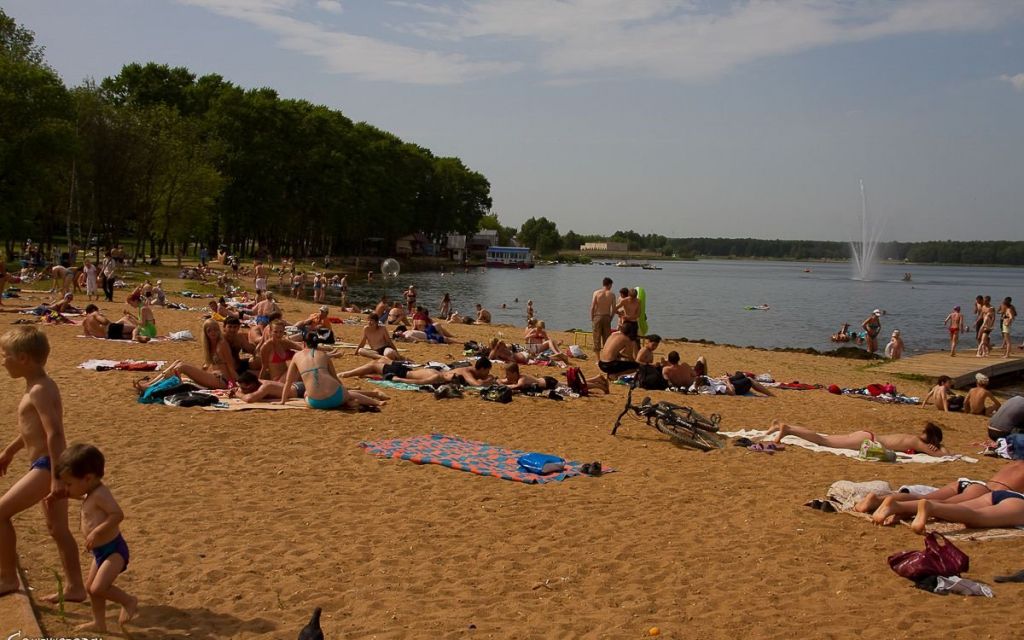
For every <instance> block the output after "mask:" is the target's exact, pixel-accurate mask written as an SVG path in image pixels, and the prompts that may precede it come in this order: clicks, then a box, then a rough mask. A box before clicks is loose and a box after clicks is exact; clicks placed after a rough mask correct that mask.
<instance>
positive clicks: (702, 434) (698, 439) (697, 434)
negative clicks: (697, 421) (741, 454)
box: [654, 420, 725, 451]
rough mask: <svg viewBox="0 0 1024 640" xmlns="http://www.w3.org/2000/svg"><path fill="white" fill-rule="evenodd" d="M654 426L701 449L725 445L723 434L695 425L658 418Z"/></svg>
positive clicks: (673, 437)
mask: <svg viewBox="0 0 1024 640" xmlns="http://www.w3.org/2000/svg"><path fill="white" fill-rule="evenodd" d="M654 428H655V429H657V430H658V431H660V432H662V433H664V434H665V435H667V436H669V437H670V438H672V439H673V440H675V441H676V442H678V443H680V444H682V445H683V446H686V447H690V448H692V449H699V450H701V451H713V450H715V449H721V448H723V447H725V439H724V438H722V437H721V436H719V435H717V434H714V433H711V432H708V431H704V430H703V429H698V428H695V427H690V426H685V425H678V424H672V423H670V422H666V421H664V420H656V421H655V423H654Z"/></svg>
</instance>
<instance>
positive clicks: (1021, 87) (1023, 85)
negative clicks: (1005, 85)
mask: <svg viewBox="0 0 1024 640" xmlns="http://www.w3.org/2000/svg"><path fill="white" fill-rule="evenodd" d="M999 79H1000V80H1002V81H1003V82H1009V83H1010V84H1012V85H1013V88H1014V89H1016V90H1017V91H1024V73H1018V74H1017V75H1015V76H1008V75H1006V74H1005V73H1004V74H1003V75H1001V76H999Z"/></svg>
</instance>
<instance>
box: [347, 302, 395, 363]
mask: <svg viewBox="0 0 1024 640" xmlns="http://www.w3.org/2000/svg"><path fill="white" fill-rule="evenodd" d="M364 347H365V348H364ZM355 353H356V355H358V356H363V357H364V358H380V357H381V356H383V357H385V358H387V359H389V360H398V359H399V358H400V356H399V355H398V347H396V346H395V343H394V342H392V340H391V336H390V335H388V330H387V329H386V328H385V327H384V326H382V325H381V322H380V317H379V316H378V315H377V314H376V313H371V314H370V315H369V316H367V317H366V326H365V327H363V337H362V338H361V339H360V340H359V344H357V345H356V348H355Z"/></svg>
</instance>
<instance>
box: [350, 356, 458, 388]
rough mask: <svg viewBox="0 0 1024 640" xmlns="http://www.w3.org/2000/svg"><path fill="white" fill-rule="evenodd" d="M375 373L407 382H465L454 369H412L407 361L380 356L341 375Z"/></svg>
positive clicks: (387, 378)
mask: <svg viewBox="0 0 1024 640" xmlns="http://www.w3.org/2000/svg"><path fill="white" fill-rule="evenodd" d="M453 371H454V370H453ZM374 375H377V376H384V378H385V379H386V380H394V381H395V382H407V383H409V384H444V383H446V382H459V383H460V384H465V380H461V381H460V380H457V379H455V378H456V376H455V374H453V373H452V371H444V372H441V371H437V370H435V369H428V368H423V369H412V368H410V367H409V365H408V364H407V363H404V362H395V361H393V360H390V359H388V358H379V359H377V360H374V361H373V362H368V363H366V364H364V365H362V366H359V367H356V368H355V369H350V370H348V371H344V372H342V374H341V377H342V378H354V377H362V376H374Z"/></svg>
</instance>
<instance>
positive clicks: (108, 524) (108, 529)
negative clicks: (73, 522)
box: [55, 444, 139, 632]
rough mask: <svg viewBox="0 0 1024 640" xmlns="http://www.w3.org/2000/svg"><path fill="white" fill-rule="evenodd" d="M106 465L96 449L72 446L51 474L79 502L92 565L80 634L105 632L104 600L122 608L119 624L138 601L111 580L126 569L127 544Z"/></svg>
mask: <svg viewBox="0 0 1024 640" xmlns="http://www.w3.org/2000/svg"><path fill="white" fill-rule="evenodd" d="M104 466H105V461H104V459H103V454H102V453H101V452H100V450H99V449H97V448H96V447H94V446H92V445H88V444H73V445H71V446H70V447H68V448H67V449H65V450H64V452H63V453H62V454H61V455H60V458H59V459H58V460H57V466H56V469H55V472H56V475H57V477H59V478H60V480H61V482H63V483H64V486H65V487H66V493H67V496H68V497H70V498H74V499H76V500H81V501H82V535H84V536H85V546H86V548H87V549H89V551H91V552H92V556H93V562H92V566H91V567H90V569H89V577H88V578H86V581H85V587H86V589H87V590H88V592H89V598H90V600H91V601H92V616H93V619H92V622H91V623H87V624H85V625H82V626H80V627H79V629H82V630H92V631H99V632H104V631H106V630H107V620H106V612H107V600H110V601H113V602H116V603H118V604H119V605H121V615H120V616H118V619H117V621H118V623H119V624H120V625H121V627H122V629H123V628H124V625H125V624H127V623H128V622H129V621H131V619H132V618H134V617H135V612H136V609H137V608H138V605H139V599H138V598H136V597H135V596H132V595H129V594H127V593H125V592H124V591H123V590H122V589H120V588H119V587H115V586H114V580H116V579H117V577H118V576H119V575H121V574H122V573H124V572H125V571H126V570H127V569H128V560H129V554H128V543H127V542H125V540H124V536H122V535H121V528H120V524H121V522H122V521H123V520H124V512H123V511H121V507H120V506H118V504H117V501H116V500H114V494H112V493H111V492H110V489H109V488H107V486H106V485H105V484H103V472H104Z"/></svg>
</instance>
